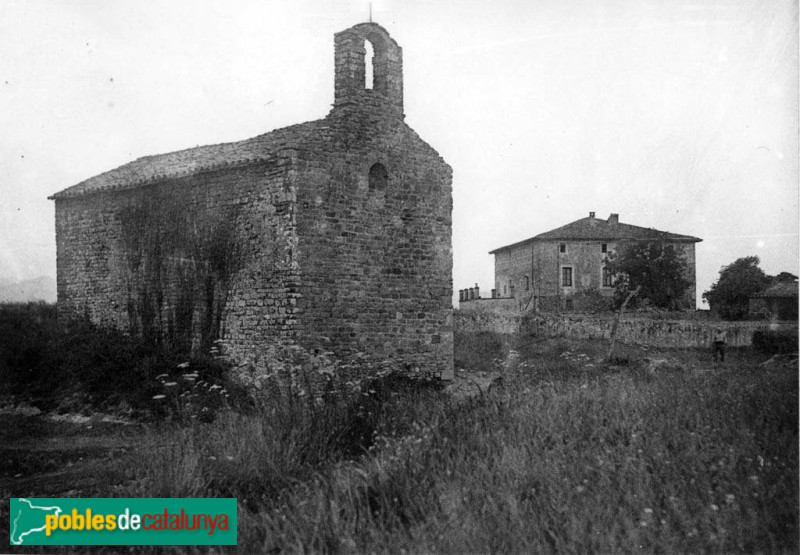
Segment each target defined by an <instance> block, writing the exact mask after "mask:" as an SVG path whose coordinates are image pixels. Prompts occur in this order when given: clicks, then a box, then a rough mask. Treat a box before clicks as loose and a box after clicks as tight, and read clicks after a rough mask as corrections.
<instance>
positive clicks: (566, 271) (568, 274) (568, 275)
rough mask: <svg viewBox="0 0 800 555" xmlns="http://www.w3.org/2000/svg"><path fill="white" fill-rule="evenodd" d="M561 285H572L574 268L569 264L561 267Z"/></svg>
mask: <svg viewBox="0 0 800 555" xmlns="http://www.w3.org/2000/svg"><path fill="white" fill-rule="evenodd" d="M561 286H562V287H572V268H570V267H569V266H567V267H564V268H561Z"/></svg>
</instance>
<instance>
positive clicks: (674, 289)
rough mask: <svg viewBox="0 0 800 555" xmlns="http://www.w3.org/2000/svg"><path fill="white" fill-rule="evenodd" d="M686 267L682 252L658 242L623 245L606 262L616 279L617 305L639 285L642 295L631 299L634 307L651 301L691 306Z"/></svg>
mask: <svg viewBox="0 0 800 555" xmlns="http://www.w3.org/2000/svg"><path fill="white" fill-rule="evenodd" d="M687 267H688V266H687V264H686V259H685V258H684V256H683V253H682V252H681V251H679V250H678V249H676V248H675V247H674V246H673V245H668V244H665V243H662V242H656V241H654V242H644V241H637V242H635V243H628V244H626V245H623V246H622V247H621V248H620V249H619V251H618V252H617V254H616V255H612V256H610V257H609V260H608V263H607V264H606V268H608V269H609V270H610V271H611V273H612V275H613V276H614V279H615V285H614V288H615V292H614V300H615V303H616V305H617V306H620V305H621V304H622V302H623V301H624V300H625V299H626V298H627V297H628V295H629V294H630V292H631V291H634V290H636V288H637V287H638V288H639V294H638V295H636V296H635V297H634V298H633V299H632V300H631V306H632V307H635V306H641V305H644V304H650V305H652V306H657V307H659V308H668V309H670V310H679V309H683V308H688V307H686V306H685V304H686V302H685V294H686V290H687V289H688V288H689V286H690V285H691V282H690V281H689V280H688V279H686V272H687Z"/></svg>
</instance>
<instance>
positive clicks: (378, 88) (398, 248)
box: [50, 23, 453, 379]
mask: <svg viewBox="0 0 800 555" xmlns="http://www.w3.org/2000/svg"><path fill="white" fill-rule="evenodd" d="M366 41H368V42H369V43H371V45H372V50H373V52H374V57H373V58H372V66H373V80H372V81H373V82H372V83H366V81H365V79H366V73H365V67H366V64H365V56H366V48H365V42H366ZM334 44H335V53H334V61H335V82H334V103H333V106H332V109H331V110H330V112H329V114H328V115H327V116H326V117H325V118H323V119H321V120H317V121H311V122H307V123H301V124H298V125H293V126H290V127H286V128H283V129H278V130H275V131H271V132H269V133H266V134H263V135H259V136H257V137H253V138H251V139H247V140H244V141H240V142H235V143H227V144H218V145H209V146H201V147H197V148H191V149H188V150H182V151H178V152H172V153H168V154H160V155H154V156H147V157H144V158H140V159H138V160H135V161H133V162H130V163H128V164H125V165H123V166H120V167H118V168H116V169H113V170H111V171H108V172H106V173H103V174H100V175H97V176H94V177H91V178H89V179H87V180H85V181H83V182H81V183H78V184H77V185H74V186H72V187H69V188H67V189H64V190H62V191H60V192H58V193H55V194H54V195H52V196H51V197H50V198H51V199H53V200H54V201H55V216H56V243H57V271H58V277H57V281H58V310H59V316H60V317H64V318H74V317H88V318H89V319H90V320H91V321H92V322H95V323H96V324H99V325H103V326H113V327H116V328H119V329H121V330H125V331H127V332H129V333H132V334H138V335H141V336H144V337H148V338H152V339H154V340H157V341H169V342H170V343H171V344H173V345H176V346H178V347H182V348H185V349H187V350H190V349H191V350H194V351H198V350H204V349H210V348H211V346H212V345H218V346H220V347H221V348H222V351H223V353H224V354H225V356H226V357H228V358H229V359H230V360H231V361H233V362H235V363H237V362H241V361H243V360H255V361H257V360H258V358H259V356H260V354H261V353H263V352H265V351H266V350H267V349H268V348H270V347H275V346H284V347H287V346H289V347H292V348H294V349H300V350H302V351H303V352H307V353H310V354H314V353H318V352H321V351H326V352H331V353H333V355H332V356H334V357H336V358H338V359H340V360H346V359H348V357H352V356H354V354H356V353H358V354H359V355H358V356H360V357H362V358H363V357H365V356H366V358H367V359H370V360H373V361H374V362H376V363H378V362H380V361H384V362H385V361H387V360H388V361H390V362H391V364H392V366H393V367H395V368H399V369H400V370H401V371H408V372H413V373H419V374H424V375H429V376H433V377H441V378H443V379H449V378H451V377H452V373H453V328H452V303H451V298H452V246H451V233H452V219H451V212H452V170H451V168H450V166H449V165H448V164H447V163H446V162H445V161H444V160H443V159H442V158H441V157H440V156H439V154H438V153H437V152H436V151H435V150H434V149H433V148H432V147H431V146H430V145H428V144H427V143H426V142H425V141H423V140H422V139H421V138H420V137H419V136H418V135H417V134H416V133H415V132H414V131H413V130H412V129H411V128H410V127H409V126H408V125H407V124H406V123H405V121H404V113H403V58H402V49H401V47H400V46H398V44H397V43H396V42H395V41H394V40H393V39H392V38H391V37H390V36H389V33H388V32H387V31H386V30H385V29H384V28H383V27H381V26H380V25H378V24H376V23H361V24H358V25H355V26H353V27H351V28H349V29H346V30H344V31H341V32H339V33H337V34H336V35H335V36H334Z"/></svg>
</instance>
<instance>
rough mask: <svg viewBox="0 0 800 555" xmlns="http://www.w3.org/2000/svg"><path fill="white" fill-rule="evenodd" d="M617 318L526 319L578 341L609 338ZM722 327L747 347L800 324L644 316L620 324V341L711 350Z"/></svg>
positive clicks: (537, 331)
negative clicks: (761, 334)
mask: <svg viewBox="0 0 800 555" xmlns="http://www.w3.org/2000/svg"><path fill="white" fill-rule="evenodd" d="M613 325H614V318H613V317H611V316H607V317H601V316H597V315H581V314H562V315H549V314H546V315H545V314H540V315H537V316H529V317H526V318H525V321H524V323H523V325H522V327H523V330H524V331H525V332H527V333H531V334H533V335H538V336H545V337H570V338H576V339H608V338H610V336H611V328H612V327H613ZM717 327H722V328H723V329H724V330H725V332H726V335H727V340H728V346H730V347H747V346H749V345H751V344H752V342H753V333H755V332H756V331H768V330H769V331H787V332H794V333H797V330H798V326H797V323H796V322H781V323H772V322H766V321H765V322H718V321H711V320H706V321H703V320H661V319H645V318H642V317H641V316H638V317H635V318H626V317H624V316H623V318H622V319H621V320H620V323H619V331H618V332H617V340H618V341H620V342H622V343H633V344H638V345H650V346H653V347H668V348H669V347H673V348H677V347H686V348H691V347H707V346H708V345H710V341H711V334H712V332H713V330H714V329H715V328H717Z"/></svg>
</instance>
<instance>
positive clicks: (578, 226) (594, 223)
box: [489, 216, 702, 254]
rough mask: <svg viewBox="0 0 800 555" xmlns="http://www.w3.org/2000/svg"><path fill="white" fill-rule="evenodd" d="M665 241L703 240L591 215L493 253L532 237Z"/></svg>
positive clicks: (544, 239) (544, 238)
mask: <svg viewBox="0 0 800 555" xmlns="http://www.w3.org/2000/svg"><path fill="white" fill-rule="evenodd" d="M558 240H563V241H665V242H670V243H697V242H700V241H702V239H700V238H698V237H692V236H691V235H679V234H677V233H670V232H668V231H659V230H657V229H652V228H649V227H639V226H638V225H630V224H621V223H618V219H615V220H612V219H611V218H609V220H603V219H600V218H595V217H593V216H590V217H588V218H581V219H580V220H575V221H574V222H572V223H569V224H567V225H565V226H561V227H559V228H556V229H553V230H551V231H547V232H545V233H540V234H539V235H536V236H534V237H531V238H529V239H525V240H523V241H518V242H516V243H512V244H510V245H505V246H503V247H498V248H496V249H494V250H493V251H490V252H489V254H494V253H496V252H497V251H501V250H504V249H508V248H511V247H516V246H517V245H521V244H523V243H528V242H530V241H558Z"/></svg>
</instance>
